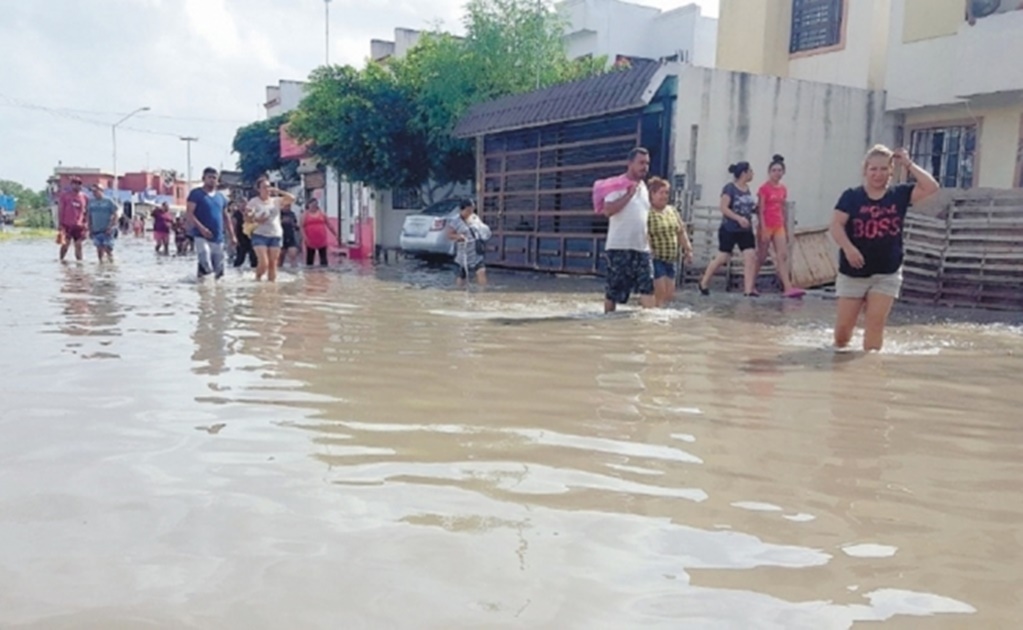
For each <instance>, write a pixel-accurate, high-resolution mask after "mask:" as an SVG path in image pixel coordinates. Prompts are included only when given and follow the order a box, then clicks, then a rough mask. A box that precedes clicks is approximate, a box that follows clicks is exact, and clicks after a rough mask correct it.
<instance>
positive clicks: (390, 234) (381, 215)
mask: <svg viewBox="0 0 1023 630" xmlns="http://www.w3.org/2000/svg"><path fill="white" fill-rule="evenodd" d="M472 194H473V187H472V185H471V184H448V185H445V186H440V187H439V188H437V189H436V190H435V191H434V192H433V196H432V198H431V199H428V198H427V197H426V196H424V197H423V199H424V203H425V204H426V205H429V204H430V203H433V202H437V201H442V200H444V199H447V198H449V197H467V196H470V195H472ZM376 201H377V203H376V213H377V214H376V219H377V220H376V223H375V227H376V242H377V244H379V245H382V246H383V247H388V248H393V247H398V245H399V242H398V241H399V238H400V236H401V227H402V225H403V224H404V223H405V217H407V216H408V215H410V214H415V213H417V212H419V211H420V210H422V208H420V209H415V210H406V209H401V210H398V209H395V207H394V203H393V195H392V194H391V191H389V190H384V191H380V192H379V193H378V194H377V200H376Z"/></svg>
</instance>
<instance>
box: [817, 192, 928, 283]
mask: <svg viewBox="0 0 1023 630" xmlns="http://www.w3.org/2000/svg"><path fill="white" fill-rule="evenodd" d="M914 186H915V184H899V185H897V186H891V187H889V188H888V190H886V191H885V193H884V196H882V197H881V198H880V199H871V198H870V197H868V196H867V191H866V190H864V189H863V186H859V187H857V188H850V189H849V190H847V191H845V192H844V193H842V196H841V197H840V198H839V200H838V203H837V204H836V205H835V209H836V210H839V211H841V212H845V213H846V214H848V215H849V220H848V221H847V222H846V224H845V235H846V236H848V237H849V240H850V241H852V244H853V245H855V246H856V249H858V250H860V253H861V254H863V260H864V265H863V267H862V268H861V269H854V268H853V267H852V266H851V265H850V264H849V261H848V260H847V259H846V257H845V252H842V253H841V254H839V259H838V271H839V272H840V273H843V274H845V275H847V276H851V277H853V278H867V277H870V276H873V275H875V274H885V273H895V272H896V271H898V270H899V267H901V266H902V231H903V226H904V223H905V219H906V210H908V209H909V200H910V197H911V196H912V195H913V187H914Z"/></svg>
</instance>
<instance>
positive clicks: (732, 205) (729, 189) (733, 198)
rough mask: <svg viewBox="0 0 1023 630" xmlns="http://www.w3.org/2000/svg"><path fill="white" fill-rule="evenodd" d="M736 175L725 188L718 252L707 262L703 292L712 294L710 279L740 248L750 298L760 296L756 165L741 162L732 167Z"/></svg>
mask: <svg viewBox="0 0 1023 630" xmlns="http://www.w3.org/2000/svg"><path fill="white" fill-rule="evenodd" d="M728 172H729V173H731V174H732V177H733V178H734V179H733V180H732V181H731V182H729V183H727V184H725V187H724V188H723V189H722V190H721V201H720V207H721V215H722V216H721V227H719V228H718V255H717V256H716V257H715V258H714V260H712V261H711V262H710V264H709V265H707V269H706V270H705V271H704V272H703V277H702V278H700V284H699V287H700V293H702V294H703V295H709V294H710V288H709V287H710V280H711V278H713V277H714V273H715V272H717V270H718V269H720V268H721V267H722V266H723V265H726V264H728V261H730V260H731V259H732V251H733V250H735V248H736V247H738V248H739V251H740V252H742V263H743V264H742V280H743V282H742V285H743V294H744V295H746V296H747V297H755V296H757V295H758V293H757V289H756V279H757V239H756V238H755V236H754V234H753V215H754V214H756V211H757V197H756V195H755V194H754V193H753V191H752V190H750V186H749V183H750V182H751V181H752V180H753V168H752V167H751V166H750V165H749V162H739V163H738V164H732V165H731V166H729V167H728Z"/></svg>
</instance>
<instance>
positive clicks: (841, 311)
mask: <svg viewBox="0 0 1023 630" xmlns="http://www.w3.org/2000/svg"><path fill="white" fill-rule="evenodd" d="M896 166H901V167H904V168H905V169H906V170H907V171H908V173H909V175H910V176H911V177H912V179H913V181H912V182H910V183H903V184H894V185H893V184H892V178H893V175H894V173H895V167H896ZM649 170H650V154H649V152H648V151H647V150H646V149H643V148H636V149H633V150H632V151H631V152H630V153H629V156H628V165H627V168H626V171H625V173H624V174H622V175H618V176H616V177H611V178H608V179H603V180H599V181H597V182H595V183H594V185H593V203H594V209H595V210H596V211H597V212H599V213H602V214H604V215H605V216H607V217H608V231H607V240H606V244H605V254H606V257H607V279H606V287H605V292H604V312H605V313H609V312H612V311H614V310H615V308H616V306H617V305H618V304H625V303H626V302H628V301H629V297H630V295H631V294H633V293H635V294H637V295H638V296H639V301H640V304H641V306H643V307H644V308H652V307H656V306H664V305H665V304H667V303H668V302H670V301H671V299H672V298H673V295H674V287H675V277H676V275H677V273H678V269H677V265H678V262H679V261H680V260H681V259H683V258H684V259H685V260H686V261H687V262H692V254H693V251H692V244H691V243H690V242H689V238H688V236H687V232H686V226H685V225H684V224H683V222H682V220H681V218H680V217H679V214H678V211H677V210H676V209H675V208H673V207H672V206H670V205H668V200H669V197H670V194H669V193H670V185H669V184H668V182H667V181H665V180H663V179H661V178H658V177H653V178H651V179H649V180H647V174H648V173H649ZM767 170H768V179H767V181H766V182H764V184H763V185H762V186H761V187H760V188H759V189H758V191H757V192H756V194H754V193H753V190H752V188H751V187H750V186H751V182H752V181H753V176H754V174H753V169H752V167H751V166H750V164H749V162H739V163H737V164H733V165H731V166H729V168H728V171H729V173H730V174H731V175H732V181H730V182H728V183H727V184H725V186H724V188H723V189H722V191H721V198H720V209H721V215H722V218H721V225H720V227H719V229H718V253H717V256H716V257H715V258H714V259H713V260H712V261H711V262H710V264H709V265H708V266H707V269H706V270H705V272H704V274H703V276H702V278H701V279H700V282H699V289H700V293H701V294H703V295H708V294H709V293H710V288H709V287H710V282H711V280H712V278H713V276H714V274H715V273H716V272H717V270H718V269H720V268H721V266H722V265H725V264H727V263H728V262H729V260H730V259H731V256H732V253H733V252H734V250H735V249H736V248H738V249H739V251H740V252H741V253H742V256H743V294H744V295H745V296H747V297H756V296H758V295H759V294H758V292H757V288H756V279H757V276H758V275H759V273H760V269H761V267H762V265H763V264H764V262H766V260H767V257H768V255H769V254H773V259H774V264H775V268H776V270H777V274H778V278H779V280H780V282H781V285H782V291H783V295H784V296H785V297H790V298H798V297H801V296H802V295H803V294H804V291H803V290H802V289H800V288H798V287H796V286H795V285H793V283H792V277H791V270H790V266H789V256H788V234H787V233H786V228H785V226H786V224H787V216H786V210H785V208H786V203H787V201H788V192H787V190H786V188H785V185H784V184H783V183H782V178H783V177H784V176H785V159H784V158H783V157H782V156H780V155H775V156H774V157H773V158H772V160H771V163H770V165H769V166H768V169H767ZM937 191H938V183H937V182H936V181H935V179H934V177H932V176H931V174H930V173H928V172H927V171H926V170H924V169H922V168H920V167H919V166H917V165H916V164H914V163H913V162H912V160H910V158H909V155H908V153H907V152H906V150H905V149H898V150H895V151H893V150H891V149H889V148H888V147H885V146H883V145H876V146H875V147H873V148H872V149H870V151H868V152H867V155H866V158H865V159H864V162H863V182H862V184H861V185H859V186H856V187H854V188H849V189H848V190H846V191H845V192H843V193H842V194H841V196H840V197H839V199H838V202H837V203H836V204H835V209H834V212H833V215H832V219H831V227H830V234H831V236H832V238H833V239H834V240H835V242H836V243H837V244H838V246H839V248H840V250H841V251H840V254H839V273H838V277H837V280H836V283H835V293H836V295H837V298H838V300H837V301H838V309H837V310H838V313H837V321H836V323H835V346H836V347H838V348H845V347H847V346H848V345H849V342H850V341H851V339H852V334H853V330H854V329H855V327H856V323H857V321H858V320H859V318H860V315H861V314H862V315H863V319H864V329H865V330H864V337H863V348H864V350H867V351H876V350H880V349H881V346H882V344H883V342H884V329H885V325H886V324H887V321H888V315H889V313H890V312H891V309H892V305H893V304H894V302H895V299H896V298H898V296H899V292H900V289H901V287H902V258H903V225H904V222H905V218H906V212H907V210H908V208H909V207H910V206H911V205H913V204H915V203H919V202H920V201H922V200H924V199H926V198H927V197H930V196H931V195H933V194H934V193H936V192H937ZM754 219H757V220H756V221H754ZM772 250H773V251H772Z"/></svg>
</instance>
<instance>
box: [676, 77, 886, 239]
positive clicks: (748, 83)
mask: <svg viewBox="0 0 1023 630" xmlns="http://www.w3.org/2000/svg"><path fill="white" fill-rule="evenodd" d="M678 72H679V86H678V93H679V98H678V104H677V109H676V119H675V129H676V135H675V169H676V171H677V172H679V173H684V172H685V171H686V166H687V164H688V161H689V151H690V140H691V133H690V128H691V126H692V125H694V124H695V125H698V126H699V132H698V143H697V147H698V151H697V164H696V180H695V181H696V183H697V184H698V185H700V186H701V188H702V197H701V199H700V200H699V201H698V202H697V203H698V204H699V205H716V204H717V200H718V198H719V197H720V191H721V187H722V186H724V184H725V183H726V182H728V181H730V178H731V176H730V175H729V173H728V165H729V164H732V163H735V162H739V161H741V160H747V161H749V162H750V163H751V164H752V166H753V171H754V173H755V174H756V175H755V178H754V184H755V186H757V187H759V186H760V184H761V183H762V182H763V180H764V179H765V176H766V170H767V166H768V163H769V162H770V161H771V156H772V155H774V154H775V153H780V154H782V155H784V156H785V161H786V164H787V166H788V174H787V176H786V178H785V183H786V185H787V186H788V188H789V199H790V201H792V202H794V203H795V220H796V223H797V224H798V225H799V226H802V227H817V226H821V225H825V224H827V222H828V221H829V220H830V217H831V212H832V211H833V210H834V206H835V202H836V201H837V200H838V197H839V195H840V194H841V192H842V191H843V190H845V189H846V188H848V187H850V186H854V185H857V184H858V183H859V182H860V178H861V175H862V166H861V165H862V162H863V155H864V154H865V153H866V151H867V149H868V148H869V147H870V146H872V145H873V144H875V143H877V142H885V143H889V142H891V141H892V139H893V125H892V124H891V118H889V117H886V116H885V114H884V94H883V93H881V92H871V91H867V90H860V89H855V88H848V87H842V86H836V85H825V84H820V83H811V82H807V81H797V80H793V79H781V78H778V77H769V76H762V75H751V74H745V73H738V72H728V71H724V70H712V69H708V68H695V67H682V68H680V69H679V70H678Z"/></svg>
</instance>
